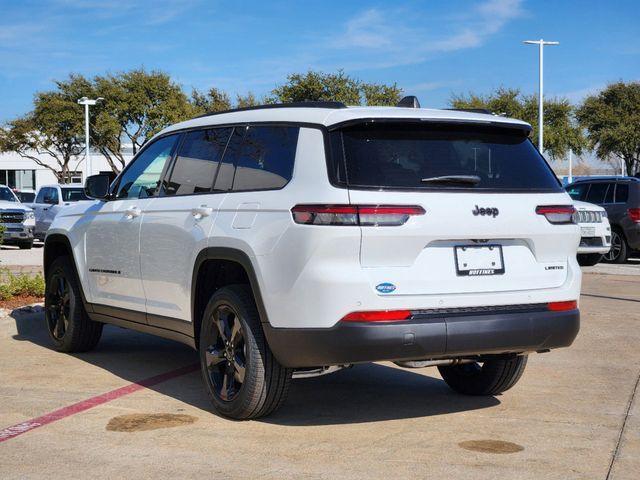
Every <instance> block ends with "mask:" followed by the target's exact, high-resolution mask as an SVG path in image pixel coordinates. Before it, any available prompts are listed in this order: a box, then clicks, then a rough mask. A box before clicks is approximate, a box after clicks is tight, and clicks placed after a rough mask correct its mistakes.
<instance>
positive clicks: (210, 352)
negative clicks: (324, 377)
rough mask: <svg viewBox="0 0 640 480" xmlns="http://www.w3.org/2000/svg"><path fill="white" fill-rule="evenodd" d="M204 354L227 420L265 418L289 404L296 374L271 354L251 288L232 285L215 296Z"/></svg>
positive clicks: (204, 332) (204, 330)
mask: <svg viewBox="0 0 640 480" xmlns="http://www.w3.org/2000/svg"><path fill="white" fill-rule="evenodd" d="M199 352H200V365H201V368H202V377H203V379H204V382H205V385H206V388H207V392H208V394H209V398H210V399H211V402H212V403H213V406H214V408H215V409H216V411H217V412H219V413H220V414H221V415H224V416H226V417H230V418H233V419H236V420H246V419H251V418H258V417H263V416H266V415H269V414H270V413H271V412H273V411H274V410H276V409H277V408H278V407H279V406H280V405H281V404H282V403H283V402H284V400H285V398H286V396H287V391H288V389H289V383H290V381H291V376H292V374H293V370H291V369H288V368H285V367H283V366H282V365H280V364H279V363H278V360H276V358H275V357H274V356H273V354H272V353H271V350H270V349H269V345H268V344H267V341H266V339H265V337H264V332H263V330H262V325H261V323H260V317H259V315H258V311H257V309H256V305H255V302H254V299H253V295H252V293H251V289H250V288H249V287H248V286H245V285H230V286H227V287H223V288H221V289H220V290H218V291H217V292H215V293H214V294H213V295H212V297H211V299H210V300H209V303H208V304H207V308H206V309H205V312H204V316H203V318H202V326H201V329H200V344H199Z"/></svg>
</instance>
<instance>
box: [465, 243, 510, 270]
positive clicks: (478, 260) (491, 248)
mask: <svg viewBox="0 0 640 480" xmlns="http://www.w3.org/2000/svg"><path fill="white" fill-rule="evenodd" d="M454 252H455V257H456V272H457V274H458V275H465V276H480V275H501V274H503V273H504V257H503V256H502V246H501V245H460V246H456V247H455V250H454Z"/></svg>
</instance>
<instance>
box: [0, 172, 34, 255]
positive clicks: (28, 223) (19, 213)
mask: <svg viewBox="0 0 640 480" xmlns="http://www.w3.org/2000/svg"><path fill="white" fill-rule="evenodd" d="M0 225H1V226H2V227H3V229H4V231H3V234H2V243H3V244H4V245H17V246H18V247H20V248H21V249H29V248H31V247H32V246H33V229H34V227H35V220H34V215H33V210H31V209H30V208H29V207H26V206H25V205H23V204H21V203H20V201H19V200H18V197H16V195H15V194H14V193H13V191H12V190H11V189H10V188H9V187H7V186H6V185H0Z"/></svg>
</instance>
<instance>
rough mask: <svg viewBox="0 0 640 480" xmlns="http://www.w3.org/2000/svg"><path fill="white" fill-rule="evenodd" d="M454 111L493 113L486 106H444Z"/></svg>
mask: <svg viewBox="0 0 640 480" xmlns="http://www.w3.org/2000/svg"><path fill="white" fill-rule="evenodd" d="M445 110H451V111H454V112H470V113H486V114H487V115H495V113H493V112H492V111H491V110H487V109H486V108H445Z"/></svg>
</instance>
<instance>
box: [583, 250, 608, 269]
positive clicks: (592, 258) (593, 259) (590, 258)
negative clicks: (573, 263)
mask: <svg viewBox="0 0 640 480" xmlns="http://www.w3.org/2000/svg"><path fill="white" fill-rule="evenodd" d="M602 259H603V255H602V254H600V253H580V254H578V263H579V264H580V265H581V266H583V267H593V266H594V265H597V264H598V263H600V262H601V261H602Z"/></svg>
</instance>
